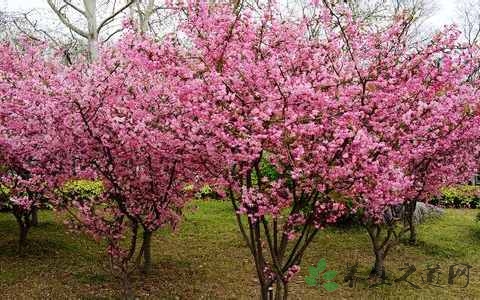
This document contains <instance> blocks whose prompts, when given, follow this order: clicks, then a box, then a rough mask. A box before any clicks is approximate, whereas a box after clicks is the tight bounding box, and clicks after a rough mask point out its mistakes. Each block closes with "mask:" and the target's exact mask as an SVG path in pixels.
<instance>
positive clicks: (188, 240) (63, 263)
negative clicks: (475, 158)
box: [0, 202, 480, 299]
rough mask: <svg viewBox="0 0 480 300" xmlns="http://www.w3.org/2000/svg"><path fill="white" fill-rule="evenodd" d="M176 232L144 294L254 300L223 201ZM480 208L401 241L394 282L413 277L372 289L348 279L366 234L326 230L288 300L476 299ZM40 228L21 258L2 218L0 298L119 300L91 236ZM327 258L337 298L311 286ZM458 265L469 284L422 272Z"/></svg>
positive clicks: (363, 266) (48, 223)
mask: <svg viewBox="0 0 480 300" xmlns="http://www.w3.org/2000/svg"><path fill="white" fill-rule="evenodd" d="M195 206H198V209H196V211H195V212H193V213H188V214H187V216H186V220H185V222H184V223H183V224H182V227H181V229H180V230H179V232H177V233H175V234H174V235H170V234H168V233H167V232H162V233H159V234H156V236H155V240H154V262H155V268H154V271H153V274H152V275H150V276H148V277H146V278H142V280H140V278H137V283H136V285H137V286H136V289H137V294H138V296H139V297H140V298H147V297H149V298H155V299H251V298H256V295H257V290H256V289H257V287H256V282H255V274H254V270H253V265H252V262H251V258H250V256H249V253H248V251H247V249H246V248H245V247H244V244H243V241H242V240H241V239H240V235H239V233H238V230H237V228H236V224H235V220H234V216H233V214H232V211H231V209H230V207H229V205H228V203H225V202H196V203H195ZM475 213H476V211H474V210H448V211H447V214H446V216H445V217H444V218H442V219H439V220H432V221H430V222H429V223H427V224H425V225H423V226H422V227H421V228H420V232H419V239H420V240H421V241H422V243H421V244H420V245H419V246H417V247H411V246H405V245H401V246H399V247H398V248H396V249H394V250H393V252H392V253H391V255H390V257H389V258H388V260H387V270H388V271H389V276H390V278H397V277H399V276H400V275H401V274H403V271H399V270H398V268H400V267H403V264H404V263H405V262H409V263H412V264H414V265H415V266H416V268H417V272H416V273H415V274H414V275H412V277H410V278H411V281H412V282H414V283H416V284H419V285H420V286H421V287H422V289H421V290H414V289H413V288H411V287H409V285H408V284H406V283H394V284H393V285H392V286H390V287H388V286H385V287H381V288H375V289H368V288H367V286H366V283H363V284H362V283H359V284H358V285H357V287H356V288H355V289H352V288H349V287H347V286H346V284H345V283H343V282H342V281H343V276H344V274H345V267H346V263H347V262H349V263H352V262H355V261H358V262H359V265H360V271H361V274H359V276H366V275H367V274H368V268H369V266H370V264H371V262H372V255H371V250H370V243H369V240H368V236H367V234H366V233H365V232H364V231H363V230H362V229H360V228H357V229H348V230H340V229H328V230H325V231H323V232H322V233H321V234H320V235H319V236H318V237H317V239H316V240H315V241H314V244H313V245H312V247H311V248H310V249H309V251H308V252H307V254H306V257H305V259H304V260H303V262H302V267H303V270H302V272H301V275H300V276H297V277H296V279H295V281H294V282H293V283H292V285H291V296H292V299H345V298H352V299H385V298H388V299H405V298H407V299H460V298H463V299H480V282H479V279H480V278H479V271H478V268H479V267H480V254H479V253H478V251H477V245H480V224H476V223H475V222H474V216H475ZM40 220H41V223H42V224H41V225H40V226H39V227H38V228H34V229H32V232H31V235H30V245H29V249H28V252H27V253H28V254H27V255H26V257H25V258H23V259H19V258H17V256H16V254H15V249H16V248H15V247H16V244H15V239H16V233H17V228H16V224H15V221H14V219H13V218H12V217H11V216H10V215H8V214H3V213H2V214H0V291H1V296H0V298H2V299H38V298H43V299H45V298H48V299H67V298H68V299H72V298H74V299H79V298H80V299H105V298H114V297H115V296H116V295H117V290H118V288H117V287H116V284H115V282H114V281H113V279H112V278H111V277H110V276H109V275H108V272H106V271H105V270H104V268H103V267H102V264H103V262H104V259H103V257H102V255H103V248H102V246H101V245H98V244H96V243H95V242H93V241H91V240H90V239H88V238H86V237H81V236H78V235H76V234H67V233H65V230H64V227H63V225H62V222H61V220H60V218H59V217H58V216H55V215H54V214H53V213H51V212H42V213H41V215H40ZM320 258H326V259H327V263H328V269H334V270H337V271H339V273H340V274H339V275H337V277H336V281H337V282H338V283H340V282H342V283H341V287H340V288H339V289H338V290H337V291H335V292H333V293H327V292H325V291H322V290H319V289H316V288H310V287H307V285H306V284H305V283H304V281H303V277H304V276H305V274H306V273H305V270H306V269H307V266H308V265H310V264H316V262H318V260H319V259H320ZM457 262H467V263H469V264H471V265H473V267H474V268H473V270H472V271H471V275H470V285H469V286H468V287H467V288H466V289H461V288H460V287H458V286H456V287H449V286H447V287H445V288H438V287H428V286H427V285H425V284H422V281H421V278H420V272H421V271H422V270H423V269H424V268H425V267H426V265H427V264H429V263H430V264H432V263H434V264H437V263H438V264H440V266H441V267H442V272H443V274H442V275H443V276H444V277H443V283H446V278H447V277H446V276H447V274H448V266H449V265H450V264H453V263H457Z"/></svg>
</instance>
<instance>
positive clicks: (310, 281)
mask: <svg viewBox="0 0 480 300" xmlns="http://www.w3.org/2000/svg"><path fill="white" fill-rule="evenodd" d="M326 268H327V261H326V260H325V258H322V259H321V260H320V261H319V262H318V263H317V266H309V267H308V273H309V275H308V276H306V277H305V283H306V284H307V285H308V286H311V287H314V286H317V285H318V284H320V285H321V286H323V288H324V289H325V290H326V291H327V292H333V291H335V290H336V289H338V284H337V283H336V282H333V281H331V280H332V279H333V278H335V276H336V275H337V274H338V272H337V271H334V270H329V271H326V272H325V273H323V275H322V276H321V277H319V275H320V274H321V273H322V272H323V271H325V269H326Z"/></svg>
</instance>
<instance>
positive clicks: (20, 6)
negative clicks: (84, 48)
mask: <svg viewBox="0 0 480 300" xmlns="http://www.w3.org/2000/svg"><path fill="white" fill-rule="evenodd" d="M431 1H432V2H433V3H435V6H436V7H437V11H436V13H435V14H434V15H433V16H432V17H431V18H430V19H429V20H428V22H427V24H428V25H429V26H431V27H433V28H434V29H437V28H439V27H441V26H443V25H446V24H451V23H453V22H455V21H456V20H455V19H456V18H458V14H457V11H458V10H457V9H458V3H461V2H463V1H466V0H431ZM0 8H3V9H6V10H7V11H22V10H23V11H28V10H31V9H34V8H43V9H48V4H47V1H46V0H0Z"/></svg>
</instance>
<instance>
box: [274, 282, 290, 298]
mask: <svg viewBox="0 0 480 300" xmlns="http://www.w3.org/2000/svg"><path fill="white" fill-rule="evenodd" d="M287 297H288V283H284V282H283V281H282V280H277V281H276V282H275V300H286V299H287Z"/></svg>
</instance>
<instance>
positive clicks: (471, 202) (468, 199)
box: [430, 185, 480, 208]
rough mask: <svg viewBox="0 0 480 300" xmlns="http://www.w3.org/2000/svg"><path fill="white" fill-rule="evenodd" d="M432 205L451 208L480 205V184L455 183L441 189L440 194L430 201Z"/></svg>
mask: <svg viewBox="0 0 480 300" xmlns="http://www.w3.org/2000/svg"><path fill="white" fill-rule="evenodd" d="M430 203H431V204H434V205H439V206H443V207H453V208H477V207H480V186H476V185H456V186H450V187H445V188H443V189H441V191H440V195H439V196H437V197H435V198H434V199H432V201H431V202H430Z"/></svg>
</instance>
